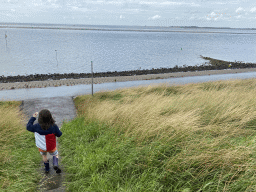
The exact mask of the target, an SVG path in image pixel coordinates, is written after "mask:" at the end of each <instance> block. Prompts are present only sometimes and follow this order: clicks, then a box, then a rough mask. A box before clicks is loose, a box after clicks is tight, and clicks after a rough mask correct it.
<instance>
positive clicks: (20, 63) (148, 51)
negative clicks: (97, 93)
mask: <svg viewBox="0 0 256 192" xmlns="http://www.w3.org/2000/svg"><path fill="white" fill-rule="evenodd" d="M17 26H18V27H19V26H23V27H30V28H0V53H1V55H0V69H1V70H0V76H1V75H4V76H10V75H11V76H16V75H30V74H48V73H62V74H64V73H90V72H91V61H93V63H94V66H93V71H94V72H107V71H129V70H138V69H152V68H161V67H162V68H171V67H174V66H175V65H178V66H183V65H190V66H193V65H201V64H203V63H205V62H206V61H205V60H203V59H201V58H200V55H203V56H206V57H212V58H215V59H221V60H226V61H243V62H251V63H255V61H256V54H255V53H256V46H255V40H256V31H255V30H241V29H209V28H204V29H201V28H160V27H138V26H87V29H101V30H85V29H86V26H67V25H45V24H41V25H40V24H38V25H32V24H24V25H21V24H19V25H18V24H17V25H16V27H17ZM32 26H33V27H34V28H33V29H32ZM0 27H1V25H0ZM35 27H41V29H35ZM44 27H53V28H55V29H43V28H44ZM58 28H59V29H58ZM64 28H65V30H64ZM78 29H79V30H78ZM103 29H104V30H110V31H103ZM111 30H112V31H111ZM129 30H134V31H129ZM152 31H165V32H152ZM176 31H179V32H176ZM5 34H6V35H7V37H6V38H5Z"/></svg>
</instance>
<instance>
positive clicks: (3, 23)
mask: <svg viewBox="0 0 256 192" xmlns="http://www.w3.org/2000/svg"><path fill="white" fill-rule="evenodd" d="M19 24H21V25H25V24H27V25H37V24H38V25H68V26H130V27H162V28H175V27H176V28H177V27H180V28H181V27H184V28H216V29H256V28H253V27H252V28H248V27H247V28H241V27H239V28H238V27H235V28H232V27H199V26H193V25H192V26H191V25H185V26H182V25H176V26H159V25H155V26H152V25H144V26H143V25H104V24H99V25H91V24H63V23H16V22H0V25H19Z"/></svg>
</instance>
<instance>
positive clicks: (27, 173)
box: [0, 101, 42, 191]
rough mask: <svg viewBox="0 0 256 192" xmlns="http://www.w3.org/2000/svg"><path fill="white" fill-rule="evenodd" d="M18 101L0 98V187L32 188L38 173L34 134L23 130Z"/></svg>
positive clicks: (37, 156) (6, 188)
mask: <svg viewBox="0 0 256 192" xmlns="http://www.w3.org/2000/svg"><path fill="white" fill-rule="evenodd" d="M20 104H21V102H17V101H10V102H2V101H1V102H0V135H1V137H0V191H35V189H36V187H37V183H38V181H39V180H40V178H41V177H42V176H40V175H39V174H38V172H37V171H36V170H37V169H38V167H39V166H40V162H41V157H40V155H39V154H38V150H36V147H35V139H34V134H31V133H29V132H28V131H27V130H26V123H27V122H25V121H24V119H25V116H24V114H22V113H21V112H20V111H19V105H20Z"/></svg>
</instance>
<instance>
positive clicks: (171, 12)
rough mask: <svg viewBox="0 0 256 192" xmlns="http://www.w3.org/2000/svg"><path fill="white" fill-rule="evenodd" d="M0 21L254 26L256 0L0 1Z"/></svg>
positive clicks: (165, 25) (255, 22)
mask: <svg viewBox="0 0 256 192" xmlns="http://www.w3.org/2000/svg"><path fill="white" fill-rule="evenodd" d="M0 22H1V23H45V24H83V25H136V26H145V25H146V26H161V27H167V26H198V27H231V28H256V0H174V1H171V0H0Z"/></svg>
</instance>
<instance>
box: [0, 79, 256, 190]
mask: <svg viewBox="0 0 256 192" xmlns="http://www.w3.org/2000/svg"><path fill="white" fill-rule="evenodd" d="M255 95H256V80H255V79H246V80H230V81H218V82H206V83H200V84H188V85H181V86H167V85H164V84H162V85H158V86H149V87H137V88H129V89H120V90H116V91H111V92H100V93H95V94H94V97H92V96H90V95H84V96H79V97H77V98H75V100H74V102H75V105H76V109H77V113H78V117H77V118H76V119H74V120H73V121H71V122H67V123H64V124H63V126H62V129H61V130H62V132H63V135H62V137H60V139H59V140H58V141H59V143H60V146H61V148H62V154H60V155H61V156H62V164H64V165H65V167H66V170H65V172H66V173H67V175H66V182H65V183H66V185H67V190H68V191H163V192H164V191H183V192H188V191H200V190H202V191H246V190H249V189H250V190H256V187H255V186H256V181H255V176H254V175H255V173H254V172H255V168H256V164H255V159H256V156H255V153H254V151H255V146H256V140H255V136H256V131H255V130H256V111H255V109H256V100H255V98H254V97H255ZM2 103H3V102H2ZM15 109H16V108H15V107H13V109H12V110H10V115H9V116H6V117H5V118H4V119H16V120H17V122H16V124H11V123H14V122H13V121H8V122H6V121H5V122H4V121H0V126H1V135H3V134H7V133H6V132H4V131H5V130H6V128H4V127H3V124H4V123H5V124H7V126H9V125H10V126H9V127H11V129H13V130H15V129H14V127H16V128H17V130H19V131H20V132H21V133H22V131H21V130H26V128H25V127H22V125H21V124H20V121H19V119H20V117H19V116H18V115H17V116H15V114H16V112H15ZM0 113H3V108H2V109H1V110H0ZM13 116H15V118H13ZM8 134H10V133H8ZM30 136H31V137H30ZM12 137H13V138H12V139H10V137H2V138H4V139H6V138H7V139H6V140H4V141H1V143H4V142H5V143H4V145H1V158H2V157H4V158H5V159H4V158H3V160H2V161H1V163H2V162H7V163H9V161H13V160H11V159H12V158H15V157H16V156H17V157H16V159H14V161H15V162H16V163H20V164H22V163H24V162H22V160H21V159H22V158H20V157H19V156H18V155H17V154H16V155H15V154H14V155H13V156H12V157H9V159H10V160H8V153H6V152H5V151H6V150H7V149H9V148H10V146H12V145H13V149H15V150H17V151H18V150H19V153H21V152H22V151H24V147H23V145H21V146H17V143H19V142H17V139H18V138H21V141H24V142H26V141H27V143H26V145H28V146H30V147H28V146H25V148H26V149H27V151H28V150H30V152H27V151H26V152H27V153H31V156H28V155H27V156H26V157H25V156H24V159H25V160H26V161H28V162H30V167H29V170H30V169H31V170H33V169H34V170H35V169H37V168H38V166H40V164H39V162H40V160H41V157H40V155H38V151H37V150H36V147H35V144H34V135H33V134H28V136H25V133H22V134H20V135H19V134H18V133H15V134H13V135H12ZM14 138H15V142H14ZM14 143H15V144H16V145H14ZM19 145H20V143H19ZM10 151H12V150H10ZM33 152H35V153H34V155H32V154H33ZM19 153H18V154H19ZM27 153H26V154H27ZM2 154H5V156H4V155H2ZM37 157H38V159H37ZM31 162H33V163H31ZM0 166H1V168H2V167H4V169H5V170H6V171H1V172H0V173H1V175H0V176H1V183H0V184H1V188H0V189H4V188H3V187H5V189H7V187H11V184H12V182H15V181H18V179H19V178H21V177H19V176H16V177H15V176H13V175H15V172H14V171H12V170H14V166H16V165H13V164H11V163H9V164H8V166H9V167H6V166H5V165H4V164H0ZM15 168H16V169H17V171H16V172H23V171H24V168H22V167H21V166H17V167H15ZM1 170H3V169H1ZM26 170H27V169H26ZM32 172H33V171H31V172H30V173H29V174H25V175H23V177H22V179H23V180H20V182H18V184H17V185H23V187H25V189H29V188H32V186H33V185H34V183H35V182H36V181H37V179H36V176H35V175H34V176H33V179H34V180H30V184H27V182H26V180H29V179H30V176H31V174H32ZM7 173H8V175H3V174H7ZM33 173H35V171H34V172H33ZM7 176H8V177H7ZM6 177H7V178H8V179H6V180H5V182H2V178H6ZM37 178H38V176H37ZM3 184H4V185H3ZM8 184H9V185H8ZM26 185H27V186H26ZM9 189H11V188H9ZM23 189H24V188H23Z"/></svg>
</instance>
